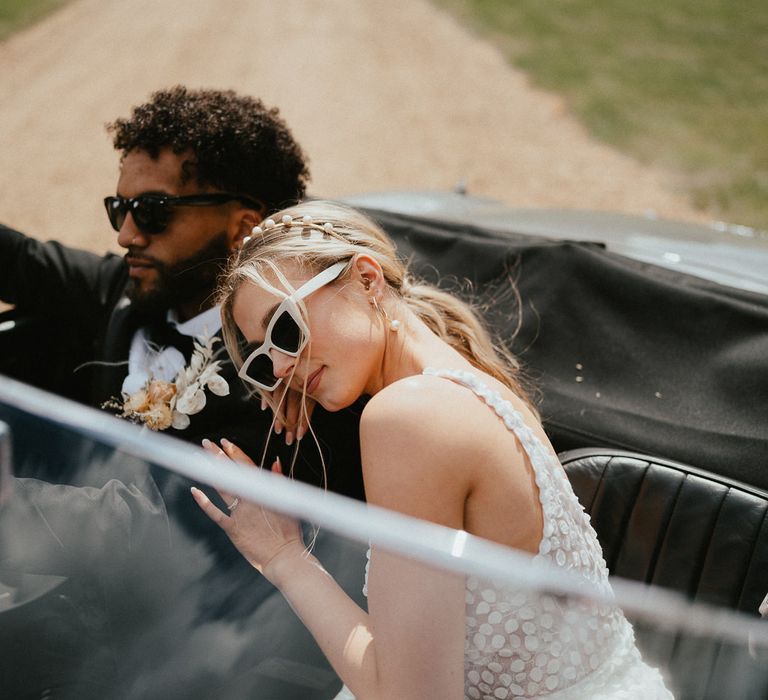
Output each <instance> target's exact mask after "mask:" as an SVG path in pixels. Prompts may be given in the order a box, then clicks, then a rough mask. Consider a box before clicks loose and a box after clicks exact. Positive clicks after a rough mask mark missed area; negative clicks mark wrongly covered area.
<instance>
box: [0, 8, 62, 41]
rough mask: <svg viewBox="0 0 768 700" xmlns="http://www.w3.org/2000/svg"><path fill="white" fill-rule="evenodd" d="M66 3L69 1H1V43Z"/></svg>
mask: <svg viewBox="0 0 768 700" xmlns="http://www.w3.org/2000/svg"><path fill="white" fill-rule="evenodd" d="M66 2H68V0H0V41H3V40H4V39H7V38H8V37H9V36H10V35H11V34H13V33H14V32H16V31H18V30H19V29H23V28H24V27H27V26H29V25H30V24H32V23H34V22H36V21H37V20H39V19H42V18H43V17H44V16H45V15H47V14H48V13H49V12H51V11H53V10H55V9H57V8H59V7H61V6H62V5H64V4H65V3H66Z"/></svg>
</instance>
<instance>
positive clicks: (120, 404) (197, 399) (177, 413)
mask: <svg viewBox="0 0 768 700" xmlns="http://www.w3.org/2000/svg"><path fill="white" fill-rule="evenodd" d="M219 340H220V339H219V338H217V337H216V336H211V337H210V338H204V337H201V338H196V339H195V344H194V351H193V353H192V359H191V360H190V363H189V365H188V366H187V367H184V368H182V369H181V370H179V373H178V374H177V375H176V378H175V379H174V380H173V381H172V382H168V381H163V380H160V379H154V378H152V377H150V378H149V379H148V380H147V382H146V383H145V384H144V386H143V387H142V388H141V389H139V390H138V391H135V392H134V393H132V394H123V396H122V399H114V398H113V399H110V400H109V401H106V402H105V403H104V404H102V408H108V409H112V410H115V411H118V415H119V416H120V417H121V418H126V419H128V420H130V421H132V422H133V423H142V424H143V425H146V426H147V427H148V428H149V429H150V430H167V429H168V428H175V429H176V430H184V428H186V427H187V426H188V425H189V423H190V419H189V417H190V416H193V415H194V414H195V413H199V412H200V411H202V410H203V408H205V404H206V396H205V390H206V389H208V390H209V391H210V392H211V393H212V394H215V395H216V396H227V395H228V394H229V384H227V380H226V379H224V377H222V376H220V375H219V371H220V370H221V363H220V362H219V361H218V360H216V359H214V358H215V356H216V352H214V349H213V346H214V345H215V344H216V343H218V342H219ZM198 341H199V342H198Z"/></svg>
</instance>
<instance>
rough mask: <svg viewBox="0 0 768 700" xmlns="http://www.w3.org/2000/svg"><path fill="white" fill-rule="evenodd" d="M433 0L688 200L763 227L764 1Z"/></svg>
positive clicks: (767, 69) (767, 197)
mask: <svg viewBox="0 0 768 700" xmlns="http://www.w3.org/2000/svg"><path fill="white" fill-rule="evenodd" d="M437 2H438V4H440V5H441V6H443V7H447V8H448V9H450V10H452V11H454V12H455V13H457V14H458V15H459V17H460V18H461V19H462V20H464V21H465V22H468V23H469V24H470V25H471V26H473V27H474V28H475V29H476V30H477V31H479V32H481V33H483V34H484V35H485V36H487V37H489V38H490V39H491V40H493V41H494V42H496V43H497V45H498V46H499V47H500V48H501V49H502V51H503V52H504V53H505V55H506V56H507V57H508V58H509V60H510V61H511V62H513V63H514V64H515V65H517V66H519V67H520V68H522V69H524V70H525V71H527V72H528V74H529V75H530V76H531V78H532V80H533V81H534V82H535V83H536V84H538V85H539V86H541V87H543V88H545V89H548V90H552V91H556V92H558V93H560V94H562V95H563V96H564V97H565V98H566V100H567V102H568V104H569V107H570V109H571V110H572V111H573V113H575V114H576V115H577V117H578V118H579V119H581V120H582V122H583V123H584V124H586V126H587V127H588V128H589V129H590V130H591V132H592V133H593V134H594V135H595V136H596V137H597V138H599V139H602V140H603V141H605V142H607V143H610V144H612V145H614V146H616V147H618V148H620V149H622V150H624V151H625V152H628V153H630V154H632V155H634V156H635V157H636V158H638V159H640V160H641V161H642V162H645V163H651V164H658V165H661V166H663V167H666V168H669V169H671V170H673V171H676V172H678V173H680V174H681V176H682V178H683V181H684V182H685V183H686V184H687V187H688V190H689V192H690V197H691V201H692V202H693V203H694V204H695V205H696V206H697V207H699V208H701V209H705V210H707V211H709V212H711V213H712V215H713V216H716V217H719V218H722V219H725V220H728V221H731V222H735V223H741V224H748V225H752V226H756V227H758V228H762V229H768V2H765V0H643V1H639V0H610V1H609V2H599V1H598V0H437ZM468 88H469V86H468ZM628 186H631V183H628Z"/></svg>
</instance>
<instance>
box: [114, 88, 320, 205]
mask: <svg viewBox="0 0 768 700" xmlns="http://www.w3.org/2000/svg"><path fill="white" fill-rule="evenodd" d="M107 131H109V132H110V133H112V134H113V144H114V147H115V149H117V150H119V151H121V152H122V157H123V158H124V157H125V156H126V155H127V154H128V153H130V152H131V151H134V150H142V151H146V152H147V153H148V154H149V155H150V157H152V158H157V157H158V156H159V154H160V151H161V150H163V149H166V148H170V149H171V150H172V151H173V152H174V153H177V154H185V153H189V154H190V158H189V160H187V161H185V162H184V164H183V165H182V173H181V177H182V181H183V182H189V181H190V180H194V181H196V182H197V184H199V185H200V186H201V187H213V188H216V189H219V190H226V191H228V192H236V193H237V194H244V195H247V196H249V197H251V198H253V199H256V200H258V201H260V202H263V203H264V205H265V207H266V210H267V212H272V211H276V210H277V209H281V208H283V207H285V206H290V205H292V204H295V203H296V202H298V201H299V200H301V199H302V198H303V197H304V193H305V190H306V183H307V181H308V180H309V169H308V167H307V158H306V156H305V155H304V153H303V151H302V150H301V148H300V146H299V145H298V144H297V143H296V141H294V139H293V136H292V135H291V132H290V130H289V129H288V126H287V125H286V123H285V122H284V121H283V119H282V118H281V117H280V116H279V111H278V110H277V109H276V108H273V109H267V108H266V107H265V106H264V104H263V103H262V102H261V100H257V99H255V98H253V97H247V96H243V95H238V94H237V93H235V92H234V91H232V90H190V89H188V88H186V87H184V86H182V85H176V86H174V87H172V88H169V89H167V90H159V91H157V92H155V93H153V94H152V97H151V99H150V101H149V102H147V103H146V104H143V105H139V106H138V107H134V109H133V112H132V113H131V117H130V119H117V120H116V121H114V122H112V123H111V124H107Z"/></svg>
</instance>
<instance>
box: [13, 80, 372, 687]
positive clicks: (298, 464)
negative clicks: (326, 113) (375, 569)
mask: <svg viewBox="0 0 768 700" xmlns="http://www.w3.org/2000/svg"><path fill="white" fill-rule="evenodd" d="M108 128H109V130H110V132H111V133H112V135H113V139H114V146H115V149H116V150H117V151H118V152H119V153H120V156H121V159H120V174H119V178H118V182H117V187H116V192H115V194H114V195H112V196H110V197H107V198H106V200H105V208H106V214H107V216H108V220H109V223H110V225H111V226H112V228H113V229H114V230H115V234H116V235H117V241H118V243H119V244H120V246H121V247H123V248H124V249H125V251H126V252H125V255H124V257H120V256H116V255H111V254H109V255H105V256H98V255H95V254H92V253H89V252H85V251H80V250H74V249H70V248H67V247H65V246H62V245H61V244H59V243H56V242H47V243H43V242H40V241H37V240H36V239H33V238H29V237H26V236H24V235H23V234H21V233H19V232H17V231H14V230H12V229H10V228H7V227H4V226H0V300H2V301H5V302H8V303H11V304H13V305H15V309H16V313H17V314H18V315H20V316H32V317H35V318H37V319H38V320H40V321H41V322H42V326H41V328H42V333H41V334H40V336H39V338H38V343H39V344H38V345H37V346H36V347H34V348H33V349H34V350H36V351H39V348H40V347H49V348H53V349H54V351H53V352H52V353H50V355H51V364H53V365H55V366H56V367H57V370H58V372H57V375H56V376H55V377H51V379H52V380H54V382H55V383H58V387H59V388H60V389H62V392H63V393H66V394H67V395H69V396H70V397H72V398H76V399H79V400H81V401H84V402H87V403H90V404H91V405H93V406H97V407H102V406H108V407H111V410H113V411H114V412H116V413H117V414H118V415H126V416H127V417H133V418H134V419H137V420H142V419H143V418H145V417H146V415H145V414H147V411H144V410H142V408H143V407H142V406H141V405H140V402H139V399H137V397H141V396H142V394H141V391H142V389H143V387H145V386H146V385H147V382H148V381H150V380H154V381H157V382H160V383H161V384H160V385H159V386H160V387H161V388H163V387H164V388H165V389H167V388H168V383H171V382H172V381H173V379H174V377H175V376H176V375H177V373H178V372H179V371H180V370H183V369H185V368H186V367H189V366H190V363H191V361H192V355H193V354H194V353H195V352H196V351H195V347H194V342H197V343H198V345H200V346H205V345H206V340H207V341H208V343H207V344H208V345H209V346H210V347H212V348H213V349H214V350H216V349H218V348H220V347H221V344H220V343H218V344H216V341H217V340H220V321H219V315H218V309H216V308H215V307H214V306H213V293H214V290H215V285H216V281H217V276H218V273H219V271H220V269H221V268H222V266H223V265H224V264H225V263H226V260H227V258H228V257H229V255H230V254H232V253H233V252H234V251H235V250H237V248H238V247H239V246H240V245H241V244H242V242H243V239H244V238H245V236H247V235H249V234H250V232H251V229H252V228H253V226H255V225H256V224H258V223H259V222H260V221H261V220H262V219H263V218H264V217H265V216H267V215H268V214H269V213H270V212H272V211H275V210H277V209H278V208H280V207H283V206H286V205H288V204H291V203H294V202H296V201H298V200H300V199H301V198H302V197H303V196H304V193H305V187H306V182H307V180H308V178H309V173H308V169H307V164H306V159H305V157H304V154H303V152H302V150H301V148H300V147H299V145H298V144H297V143H296V141H295V140H294V139H293V137H292V135H291V132H290V130H289V129H288V127H287V125H286V124H285V122H284V121H283V120H282V119H281V118H280V117H279V116H278V113H277V110H272V109H268V108H266V107H265V106H264V105H263V104H262V103H261V102H260V101H259V100H256V99H253V98H251V97H248V96H242V95H238V94H236V93H234V92H231V91H218V90H190V89H187V88H185V87H182V86H177V87H174V88H171V89H168V90H162V91H159V92H156V93H155V94H153V95H152V97H151V99H150V100H149V101H148V102H147V103H145V104H142V105H139V106H137V107H135V108H134V109H133V111H132V113H131V115H130V117H128V118H125V119H118V120H116V121H115V122H114V123H112V124H111V125H109V127H108ZM150 348H151V350H150ZM198 352H199V351H198ZM32 356H34V357H35V358H39V355H38V353H37V352H34V353H31V354H30V357H32ZM15 359H17V360H18V359H19V358H15ZM219 359H221V360H223V366H222V368H221V370H220V371H219V372H218V375H219V377H220V380H218V379H217V380H215V381H212V382H207V383H201V385H200V388H201V391H202V394H199V393H197V394H196V395H195V398H194V401H187V402H186V404H183V403H182V402H181V401H178V402H177V404H176V407H177V409H184V410H177V411H176V413H175V414H173V413H171V415H170V417H169V415H168V413H169V411H168V410H166V411H165V412H163V410H159V409H158V410H159V413H158V415H159V416H160V417H159V418H158V417H157V416H155V415H154V414H153V416H154V417H153V418H152V420H148V421H147V425H149V426H150V427H152V428H154V429H161V430H163V432H164V433H165V434H167V435H170V436H173V437H176V438H179V439H182V440H185V441H189V442H191V443H193V444H200V441H201V439H202V438H209V439H212V440H219V439H221V438H227V439H229V440H231V441H232V442H235V443H236V444H239V445H240V446H241V447H242V448H243V449H244V450H245V451H246V452H247V453H249V454H250V455H251V456H252V457H253V458H254V460H255V461H261V456H262V450H263V447H264V441H265V439H266V436H267V435H268V432H269V430H270V424H271V416H270V415H269V412H268V411H262V410H261V409H260V406H259V405H258V403H257V402H255V401H254V400H252V399H250V400H249V397H248V396H247V395H246V392H245V390H244V388H243V386H242V384H241V382H240V380H239V379H238V378H237V377H236V375H235V371H234V367H233V366H232V365H231V363H229V362H228V361H226V356H224V357H220V358H219ZM0 362H5V361H4V360H0ZM40 364H41V363H40V362H39V360H37V364H36V365H35V368H34V369H35V371H37V370H39V369H41V368H40ZM42 369H44V368H42ZM2 371H3V366H0V372H2ZM62 380H63V381H62ZM221 380H223V381H224V382H226V384H222V381H221ZM161 393H162V392H161ZM126 397H128V398H129V401H128V402H127V403H126V401H125V399H126ZM157 398H158V402H157V405H159V406H160V407H161V408H162V407H163V406H165V408H166V409H168V408H169V406H168V401H167V400H166V399H167V396H166V397H163V396H159V397H157ZM160 414H163V415H160ZM312 423H313V429H314V431H315V433H316V434H317V435H318V438H319V440H318V442H319V443H320V446H321V447H320V448H318V446H317V445H316V444H315V442H314V441H313V440H311V439H310V438H309V437H308V438H307V439H305V440H301V441H300V442H298V444H297V437H298V436H297V435H296V434H293V433H291V434H288V433H284V434H283V435H280V436H275V435H273V436H272V439H271V440H270V445H271V450H272V451H271V453H270V460H271V458H272V456H273V455H274V454H275V453H278V454H280V455H281V458H282V461H283V464H290V463H291V460H292V457H293V455H294V450H297V457H296V461H295V470H294V475H295V477H296V478H298V479H301V480H304V481H307V482H309V483H312V484H315V485H322V484H323V479H324V475H327V486H328V488H329V489H330V490H334V491H337V492H340V493H343V494H345V495H348V496H351V497H354V498H362V497H363V490H362V476H361V473H360V464H359V459H360V458H359V442H358V440H359V439H358V430H357V423H358V416H357V415H355V412H354V411H347V412H342V413H337V414H333V415H331V414H328V413H326V412H324V411H323V410H321V409H319V408H318V409H317V410H315V412H314V415H313V419H312ZM320 449H322V455H321V454H320ZM19 454H21V451H20V452H19ZM65 454H66V453H64V452H63V451H62V453H61V459H62V460H64V459H65ZM74 461H75V460H71V463H70V464H69V465H68V466H67V467H64V466H61V467H60V469H61V471H60V472H59V473H56V474H47V475H45V476H46V477H47V478H48V479H49V480H50V481H54V482H64V483H66V482H68V481H69V480H70V477H73V480H75V481H76V476H77V475H75V474H74V471H73V470H74V469H76V468H77V467H78V466H79V465H78V464H75V463H74ZM107 461H108V460H107ZM62 464H64V462H62ZM57 465H58V462H57ZM23 468H24V467H23V465H22V470H23ZM70 468H71V469H70ZM27 475H30V476H39V474H38V473H33V474H27ZM20 476H24V474H23V473H22V474H20ZM151 476H152V482H153V483H154V484H156V486H157V489H158V491H157V493H158V494H159V496H160V497H161V498H162V503H163V507H164V508H165V510H166V511H167V513H168V517H169V520H170V524H171V530H172V531H173V532H179V533H181V537H182V539H184V540H185V542H189V543H191V544H190V545H189V547H191V548H193V547H194V544H195V543H198V545H197V546H198V549H199V544H200V543H202V544H203V546H204V550H203V551H202V553H199V552H197V551H192V550H190V552H191V553H190V556H189V558H185V557H184V556H177V557H176V560H177V561H179V562H180V566H184V565H187V566H189V567H190V575H191V576H192V580H194V578H195V577H198V578H200V579H201V581H199V582H198V581H195V584H196V585H197V584H198V583H201V582H202V588H201V593H200V601H201V603H200V604H201V605H204V608H202V609H201V610H200V611H199V614H200V615H201V616H202V619H203V620H206V621H207V623H206V624H208V625H212V626H213V627H212V628H213V629H215V628H216V627H215V626H216V625H221V624H224V623H226V622H227V621H229V622H230V623H231V624H235V623H243V624H244V625H245V627H244V628H243V629H241V630H240V631H239V632H238V633H237V634H239V638H240V640H241V642H242V643H243V645H244V646H243V649H244V650H245V649H246V645H247V646H248V650H247V651H244V652H243V655H242V656H241V657H239V658H238V657H237V654H235V655H234V657H235V658H236V659H237V661H235V662H233V663H234V666H233V668H232V669H231V670H233V671H237V672H238V673H239V674H240V675H238V676H237V678H238V682H239V683H240V684H241V685H240V686H238V687H239V690H238V691H237V692H238V693H241V694H242V693H248V692H250V694H251V696H253V697H263V698H271V697H281V698H289V697H294V696H295V697H307V698H309V697H318V698H320V697H327V694H326V692H325V690H323V688H324V687H325V686H326V685H328V683H330V684H331V685H332V680H331V681H329V680H328V671H322V670H321V671H318V673H320V677H321V678H324V679H325V680H324V682H320V681H318V680H317V677H314V678H311V679H310V680H311V683H310V686H312V683H313V684H314V685H313V686H312V687H314V688H315V691H310V690H308V687H307V686H306V685H304V686H302V685H301V683H300V682H299V681H300V679H301V677H302V674H304V675H305V676H306V677H309V676H311V675H312V669H313V668H318V666H317V664H319V663H320V662H319V661H318V660H317V655H316V654H315V651H314V650H309V651H307V650H306V645H305V642H304V641H302V642H300V643H299V644H298V645H293V647H292V644H293V642H292V641H291V640H290V639H289V638H288V637H286V636H281V634H282V632H283V631H284V630H285V631H286V634H288V635H294V634H296V635H300V631H301V629H302V627H303V626H302V625H301V624H300V623H298V622H297V621H295V619H294V618H293V617H292V613H290V611H288V610H287V609H283V608H285V606H283V607H282V608H281V607H280V603H275V602H274V601H273V598H275V596H277V597H279V594H275V595H274V596H273V595H272V589H271V588H268V587H265V586H264V585H263V579H260V577H258V575H257V574H255V572H254V571H253V570H252V569H250V568H249V567H248V565H247V564H246V562H245V561H244V560H243V559H242V558H241V557H240V556H239V554H238V553H237V552H235V551H234V550H233V549H232V548H231V546H230V545H229V542H228V541H226V540H225V538H222V537H220V535H219V533H218V532H216V528H214V527H211V524H210V523H209V522H208V521H207V518H206V517H205V516H204V515H203V514H202V513H201V512H200V511H199V509H197V507H196V506H195V505H194V503H193V501H192V499H191V497H190V494H189V486H190V482H189V481H188V480H186V479H184V478H182V477H180V476H178V475H176V474H173V473H172V472H169V471H162V472H160V471H158V470H154V469H153V470H152V474H151ZM142 478H143V477H142ZM105 479H106V477H105ZM143 483H144V482H142V484H143ZM96 486H97V488H101V489H102V491H105V499H106V498H107V496H109V498H110V499H112V500H114V499H113V496H112V495H110V494H111V491H110V489H111V490H112V491H113V490H114V489H113V488H112V486H111V485H110V484H107V483H105V484H97V485H96ZM142 489H144V486H143V485H142ZM20 491H21V490H20ZM27 491H29V492H32V490H31V489H27ZM121 493H123V491H121ZM134 495H135V494H134V493H133V492H129V493H127V495H126V496H125V499H126V500H125V503H126V504H127V508H128V511H127V512H128V513H130V512H132V508H133V509H135V512H149V511H152V512H155V511H156V509H155V508H154V502H155V501H154V494H152V493H148V492H147V491H146V490H142V491H141V492H140V497H141V499H142V500H141V501H139V502H138V503H139V506H140V507H136V504H135V503H134V502H133V501H132V500H131V499H133V498H134ZM89 499H90V500H93V496H92V494H91V493H90V492H88V493H85V492H82V491H72V490H68V491H67V497H66V499H64V498H58V497H56V496H55V495H54V497H47V496H46V499H45V504H46V507H50V508H56V507H65V506H66V504H67V503H72V504H73V507H75V508H77V514H78V517H80V518H81V520H82V518H83V517H85V518H86V520H85V521H84V522H83V523H81V525H79V526H78V527H79V528H80V531H89V532H99V531H101V530H102V529H103V528H104V524H103V522H100V520H99V518H101V517H102V516H101V515H100V514H99V513H96V512H92V510H91V509H88V508H86V505H87V503H86V504H83V503H81V501H88V500H89ZM145 501H148V503H149V505H146V504H145ZM40 502H41V501H40V500H38V501H37V502H36V504H35V505H36V506H37V505H38V504H39V503H40ZM33 512H34V511H33ZM121 512H126V511H125V509H123V511H121ZM88 518H90V519H88ZM57 522H59V523H61V526H62V527H66V526H67V524H68V523H69V522H75V521H74V520H72V521H68V519H67V518H59V520H57ZM78 522H80V521H78ZM109 525H110V526H111V523H109ZM57 539H59V540H62V539H65V538H57ZM72 540H73V541H74V542H76V541H77V538H72ZM318 546H319V547H322V546H323V545H322V543H320V544H319V545H318ZM339 552H340V550H336V549H334V548H332V549H331V557H336V561H337V563H338V564H339V565H342V566H343V564H344V561H343V558H342V555H341V554H340V553H339ZM201 557H202V559H201ZM200 561H203V562H204V563H206V564H207V565H208V566H209V567H210V568H209V569H208V570H207V571H206V570H204V569H203V570H200V571H196V570H195V568H194V567H195V566H196V565H197V563H199V562H200ZM189 562H195V564H191V565H190V563H189ZM0 564H2V561H0ZM48 573H52V572H48ZM358 574H359V571H358V569H357V567H354V568H353V569H352V570H351V572H350V577H351V578H350V585H351V586H352V585H357V583H358V581H357V576H358ZM173 614H174V611H171V617H172V616H173ZM265 615H267V617H265ZM262 629H263V630H264V632H263V633H262V632H261V630H262ZM266 634H269V635H271V637H270V639H267V638H266V637H265V635H266ZM249 635H250V636H249ZM272 638H274V639H272ZM274 644H277V645H278V647H279V648H278V650H277V651H273V645H274ZM302 645H303V646H302ZM299 649H300V650H299ZM230 651H231V650H230ZM265 657H268V658H270V659H272V661H271V662H269V663H266V662H265ZM275 659H276V660H275ZM265 663H266V665H265ZM270 663H271V666H270ZM286 669H287V670H286ZM323 674H325V675H323ZM291 679H293V681H296V682H293V681H292V680H291ZM296 679H298V680H296ZM308 682H309V681H308ZM292 683H293V684H292ZM324 684H325V685H324ZM254 687H258V689H259V692H258V694H256V695H254V694H253V688H254ZM328 687H330V686H328ZM249 689H250V690H249ZM178 691H179V692H181V693H182V696H183V694H184V692H185V691H184V690H183V688H182V687H181V686H180V687H179V688H178ZM211 692H214V691H213V690H212V691H211ZM215 692H216V693H218V696H220V697H224V696H225V695H226V692H225V690H224V689H223V688H221V687H218V686H217V689H216V691H215ZM233 692H234V691H233ZM294 693H298V694H296V695H294Z"/></svg>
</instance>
